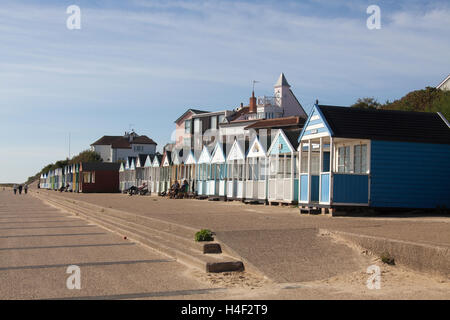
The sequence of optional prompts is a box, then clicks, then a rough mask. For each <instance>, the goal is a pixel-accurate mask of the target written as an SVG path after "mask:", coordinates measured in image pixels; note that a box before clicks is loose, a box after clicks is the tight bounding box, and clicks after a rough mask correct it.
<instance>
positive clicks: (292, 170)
mask: <svg viewBox="0 0 450 320" xmlns="http://www.w3.org/2000/svg"><path fill="white" fill-rule="evenodd" d="M299 134H300V130H286V131H285V130H282V129H279V130H278V131H277V133H276V135H275V137H274V139H273V142H272V144H271V145H270V148H269V150H268V152H267V153H268V157H269V178H268V186H267V199H268V202H269V203H270V202H277V203H288V204H292V203H296V202H297V201H298V171H299V170H298V161H297V157H298V152H297V147H298V137H299Z"/></svg>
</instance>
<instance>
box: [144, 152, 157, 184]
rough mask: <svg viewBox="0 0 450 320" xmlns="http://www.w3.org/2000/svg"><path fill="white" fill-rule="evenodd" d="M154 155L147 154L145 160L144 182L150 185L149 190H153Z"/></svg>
mask: <svg viewBox="0 0 450 320" xmlns="http://www.w3.org/2000/svg"><path fill="white" fill-rule="evenodd" d="M154 157H155V156H154V155H151V154H149V155H147V157H146V158H145V162H144V182H145V184H146V185H147V187H148V190H149V191H151V183H152V181H153V180H152V174H153V167H152V162H153V158H154Z"/></svg>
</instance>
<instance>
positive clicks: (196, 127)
mask: <svg viewBox="0 0 450 320" xmlns="http://www.w3.org/2000/svg"><path fill="white" fill-rule="evenodd" d="M194 133H201V127H200V119H194Z"/></svg>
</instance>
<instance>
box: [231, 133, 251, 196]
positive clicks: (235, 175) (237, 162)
mask: <svg viewBox="0 0 450 320" xmlns="http://www.w3.org/2000/svg"><path fill="white" fill-rule="evenodd" d="M248 145H249V143H248V141H246V140H245V141H244V140H239V139H235V140H234V142H233V144H232V146H231V148H230V151H229V152H228V155H227V169H226V170H227V200H242V199H244V192H245V190H244V189H245V185H244V176H245V170H244V168H245V154H246V152H247V150H248Z"/></svg>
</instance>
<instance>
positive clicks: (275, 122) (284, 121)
mask: <svg viewBox="0 0 450 320" xmlns="http://www.w3.org/2000/svg"><path fill="white" fill-rule="evenodd" d="M304 124H305V119H303V118H300V117H285V118H275V119H265V120H259V121H258V122H256V123H253V124H251V125H249V126H247V127H245V129H261V128H280V127H289V126H299V127H300V126H303V125H304Z"/></svg>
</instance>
